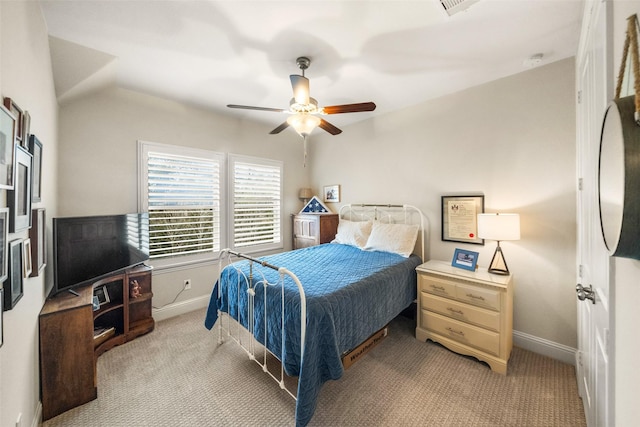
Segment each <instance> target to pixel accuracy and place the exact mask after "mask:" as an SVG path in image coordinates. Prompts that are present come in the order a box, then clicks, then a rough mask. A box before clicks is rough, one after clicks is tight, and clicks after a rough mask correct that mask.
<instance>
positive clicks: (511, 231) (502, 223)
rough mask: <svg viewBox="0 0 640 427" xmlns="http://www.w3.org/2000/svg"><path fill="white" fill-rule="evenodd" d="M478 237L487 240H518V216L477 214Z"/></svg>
mask: <svg viewBox="0 0 640 427" xmlns="http://www.w3.org/2000/svg"><path fill="white" fill-rule="evenodd" d="M478 237H479V238H480V239H488V240H498V241H503V240H520V215H518V214H513V213H501V214H497V213H483V214H478Z"/></svg>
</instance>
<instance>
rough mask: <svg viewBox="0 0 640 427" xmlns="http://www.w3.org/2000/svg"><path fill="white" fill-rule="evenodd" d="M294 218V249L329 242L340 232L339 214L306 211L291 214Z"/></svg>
mask: <svg viewBox="0 0 640 427" xmlns="http://www.w3.org/2000/svg"><path fill="white" fill-rule="evenodd" d="M291 217H292V220H293V249H300V248H306V247H309V246H316V245H320V244H322V243H329V242H331V241H332V240H333V239H335V238H336V233H337V232H338V214H333V213H317V214H312V213H304V214H293V215H291Z"/></svg>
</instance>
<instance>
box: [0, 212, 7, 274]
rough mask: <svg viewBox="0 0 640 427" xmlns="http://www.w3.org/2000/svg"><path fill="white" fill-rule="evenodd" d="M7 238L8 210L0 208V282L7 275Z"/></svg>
mask: <svg viewBox="0 0 640 427" xmlns="http://www.w3.org/2000/svg"><path fill="white" fill-rule="evenodd" d="M8 236H9V208H0V282H4V281H5V280H7V277H8V275H9V273H8V272H9V256H8V255H7V253H8V252H7V250H8V248H9V246H8V244H7V238H8Z"/></svg>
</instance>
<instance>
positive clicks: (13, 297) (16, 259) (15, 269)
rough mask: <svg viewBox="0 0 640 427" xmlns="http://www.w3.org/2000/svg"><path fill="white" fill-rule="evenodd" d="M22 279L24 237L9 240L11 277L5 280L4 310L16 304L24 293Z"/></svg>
mask: <svg viewBox="0 0 640 427" xmlns="http://www.w3.org/2000/svg"><path fill="white" fill-rule="evenodd" d="M22 285H23V280H22V239H15V240H12V241H11V242H9V277H8V278H7V280H6V281H5V282H4V286H3V288H4V310H5V311H8V310H11V309H13V307H15V306H16V304H17V303H18V301H20V298H22V295H23V288H22Z"/></svg>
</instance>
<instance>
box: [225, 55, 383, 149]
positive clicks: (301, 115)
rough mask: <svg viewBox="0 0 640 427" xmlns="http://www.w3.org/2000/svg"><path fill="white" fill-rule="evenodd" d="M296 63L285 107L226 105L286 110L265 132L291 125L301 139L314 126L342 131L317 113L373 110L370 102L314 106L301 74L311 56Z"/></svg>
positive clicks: (307, 83) (332, 131)
mask: <svg viewBox="0 0 640 427" xmlns="http://www.w3.org/2000/svg"><path fill="white" fill-rule="evenodd" d="M296 63H297V64H298V67H299V68H300V70H302V75H297V74H292V75H290V76H289V78H290V79H291V87H292V88H293V98H291V101H290V102H289V108H288V109H283V108H268V107H254V106H251V105H236V104H228V105H227V107H229V108H239V109H243V110H259V111H273V112H276V113H286V114H289V115H290V116H289V117H288V118H287V120H286V121H285V122H284V123H282V124H281V125H279V126H278V127H276V128H275V129H274V130H272V131H271V132H269V133H270V134H271V135H275V134H278V133H280V132H282V131H283V130H285V129H286V128H288V127H289V126H291V127H293V128H294V129H295V131H296V132H298V134H300V136H302V137H303V138H304V139H305V141H306V139H307V137H308V136H309V134H311V132H312V131H313V130H314V129H315V128H316V127H319V128H320V129H323V130H325V131H327V132H329V133H330V134H331V135H338V134H339V133H342V130H340V129H338V128H337V127H335V126H334V125H332V124H331V123H329V122H328V121H326V120H324V119H322V118H320V117H318V115H326V114H340V113H357V112H360V111H373V110H375V109H376V104H374V103H373V102H361V103H358V104H344V105H332V106H329V107H318V101H316V100H315V99H313V98H311V96H309V79H308V78H306V77H305V76H304V70H306V69H307V68H309V65H311V60H310V59H309V58H307V57H305V56H301V57H299V58H298V59H297V60H296Z"/></svg>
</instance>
